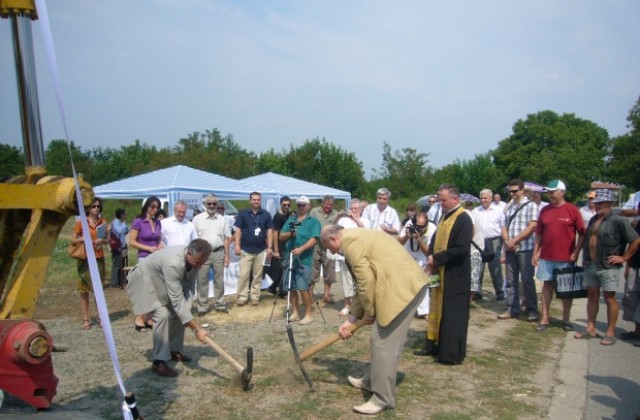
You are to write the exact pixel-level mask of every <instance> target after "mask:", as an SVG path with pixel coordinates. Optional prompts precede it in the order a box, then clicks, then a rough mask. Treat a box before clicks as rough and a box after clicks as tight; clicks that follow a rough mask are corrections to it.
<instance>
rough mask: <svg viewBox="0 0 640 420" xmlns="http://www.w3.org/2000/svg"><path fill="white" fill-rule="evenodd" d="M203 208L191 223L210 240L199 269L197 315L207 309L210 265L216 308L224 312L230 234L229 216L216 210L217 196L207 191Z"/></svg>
mask: <svg viewBox="0 0 640 420" xmlns="http://www.w3.org/2000/svg"><path fill="white" fill-rule="evenodd" d="M202 201H203V203H204V205H205V211H204V212H203V213H200V214H198V215H197V216H196V217H194V218H193V225H194V227H195V230H196V234H197V235H198V237H199V238H202V239H205V240H206V241H207V242H209V244H211V249H212V251H211V255H209V258H207V261H206V262H205V263H204V264H203V265H202V268H201V269H200V271H199V272H198V316H204V315H206V313H207V311H208V310H209V271H210V270H211V268H212V267H213V295H214V298H215V300H216V311H219V312H223V313H227V312H228V311H227V305H226V304H225V302H224V268H225V267H228V266H229V238H231V227H230V226H229V222H228V220H227V219H226V218H225V217H224V216H223V215H221V214H220V213H218V212H217V209H216V207H217V206H218V197H217V196H216V195H215V194H209V195H207V196H206V197H205V198H204V200H202Z"/></svg>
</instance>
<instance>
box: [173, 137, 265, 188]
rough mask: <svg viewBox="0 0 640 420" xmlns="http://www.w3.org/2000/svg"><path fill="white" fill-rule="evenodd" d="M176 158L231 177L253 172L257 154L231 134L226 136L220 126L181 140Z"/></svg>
mask: <svg viewBox="0 0 640 420" xmlns="http://www.w3.org/2000/svg"><path fill="white" fill-rule="evenodd" d="M173 150H174V153H175V157H174V158H175V159H174V160H176V161H177V162H180V163H181V164H183V165H187V166H191V167H193V168H196V169H201V170H203V171H207V172H213V173H217V174H220V175H224V176H227V177H230V178H244V177H247V176H249V175H253V168H254V167H255V162H256V156H255V155H254V154H253V153H249V152H247V151H246V150H245V149H243V148H242V147H240V145H239V144H238V143H236V142H235V140H234V139H233V136H232V135H231V134H227V135H226V136H223V135H222V134H221V133H220V131H219V130H218V129H217V128H214V129H212V130H206V131H205V132H204V133H200V132H194V133H191V134H189V135H187V137H185V138H181V139H180V140H179V141H178V146H176V147H175V148H174V149H173Z"/></svg>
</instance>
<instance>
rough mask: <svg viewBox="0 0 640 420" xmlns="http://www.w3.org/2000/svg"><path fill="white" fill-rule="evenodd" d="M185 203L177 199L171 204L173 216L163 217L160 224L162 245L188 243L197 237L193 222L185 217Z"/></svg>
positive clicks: (185, 244) (184, 244)
mask: <svg viewBox="0 0 640 420" xmlns="http://www.w3.org/2000/svg"><path fill="white" fill-rule="evenodd" d="M186 215H187V203H186V202H185V201H184V200H178V201H176V202H175V203H174V205H173V216H171V217H165V218H164V219H162V220H161V221H160V224H162V242H163V243H164V246H165V247H167V246H176V245H183V246H187V245H189V242H191V241H193V240H194V239H196V238H197V237H198V235H197V234H196V231H195V228H194V226H193V223H191V222H190V221H188V220H187V219H186Z"/></svg>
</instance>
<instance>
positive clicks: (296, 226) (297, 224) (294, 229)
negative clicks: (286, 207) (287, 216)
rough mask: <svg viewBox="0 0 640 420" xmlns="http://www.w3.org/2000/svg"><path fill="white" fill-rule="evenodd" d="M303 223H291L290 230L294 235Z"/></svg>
mask: <svg viewBox="0 0 640 420" xmlns="http://www.w3.org/2000/svg"><path fill="white" fill-rule="evenodd" d="M301 224H302V223H300V222H296V221H291V222H289V230H290V231H291V232H292V233H293V232H295V231H296V229H297V228H298V226H300V225H301Z"/></svg>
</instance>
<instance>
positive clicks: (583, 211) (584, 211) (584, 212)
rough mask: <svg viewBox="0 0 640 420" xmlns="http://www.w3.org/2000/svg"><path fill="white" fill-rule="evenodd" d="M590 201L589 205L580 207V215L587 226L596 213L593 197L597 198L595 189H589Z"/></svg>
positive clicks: (588, 196)
mask: <svg viewBox="0 0 640 420" xmlns="http://www.w3.org/2000/svg"><path fill="white" fill-rule="evenodd" d="M587 198H588V199H589V201H588V202H587V205H586V206H584V207H580V215H581V216H582V221H583V222H584V225H585V226H589V221H590V220H591V218H592V217H593V216H595V215H596V205H595V204H593V199H594V198H596V192H595V191H589V195H587Z"/></svg>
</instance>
